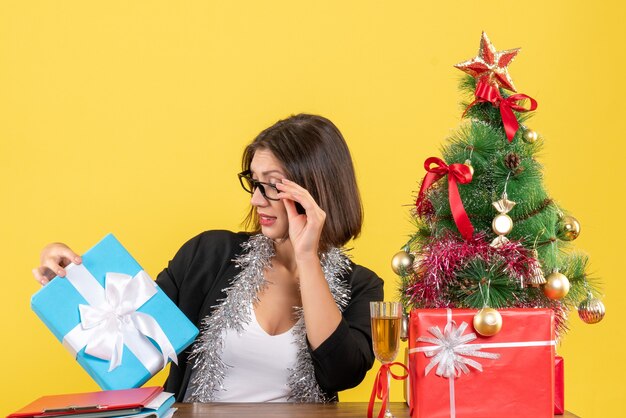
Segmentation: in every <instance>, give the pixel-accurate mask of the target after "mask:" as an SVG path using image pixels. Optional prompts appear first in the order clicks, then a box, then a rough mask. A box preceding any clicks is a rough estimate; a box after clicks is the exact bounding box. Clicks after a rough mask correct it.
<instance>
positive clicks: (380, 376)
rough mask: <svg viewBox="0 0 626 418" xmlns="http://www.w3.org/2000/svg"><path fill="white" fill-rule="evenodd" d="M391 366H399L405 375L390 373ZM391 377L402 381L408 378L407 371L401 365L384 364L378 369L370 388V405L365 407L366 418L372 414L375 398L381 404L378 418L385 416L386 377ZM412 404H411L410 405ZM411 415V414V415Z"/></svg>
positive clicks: (387, 388) (387, 394) (387, 396)
mask: <svg viewBox="0 0 626 418" xmlns="http://www.w3.org/2000/svg"><path fill="white" fill-rule="evenodd" d="M391 366H400V367H402V368H403V369H404V370H405V371H406V374H403V375H397V374H394V373H393V372H392V371H391ZM389 375H391V377H393V378H394V379H396V380H404V379H406V378H408V377H409V369H408V368H407V367H406V366H405V365H404V364H402V363H398V362H395V363H384V364H382V365H381V366H380V369H378V373H377V374H376V379H375V380H374V387H373V388H372V395H371V396H370V403H369V405H368V406H367V418H372V413H373V412H374V402H376V398H378V399H380V400H381V401H382V402H383V403H382V405H381V406H380V412H379V413H378V418H383V417H384V416H385V410H386V409H387V400H388V399H389V392H388V391H389V387H388V382H389V380H388V379H389V378H388V376H389ZM411 404H412V403H411ZM411 415H412V414H411Z"/></svg>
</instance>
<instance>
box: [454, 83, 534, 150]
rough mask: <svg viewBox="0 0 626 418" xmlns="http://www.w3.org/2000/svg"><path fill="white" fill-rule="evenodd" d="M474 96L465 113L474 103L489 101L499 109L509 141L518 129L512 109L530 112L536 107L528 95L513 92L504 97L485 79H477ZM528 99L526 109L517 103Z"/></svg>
mask: <svg viewBox="0 0 626 418" xmlns="http://www.w3.org/2000/svg"><path fill="white" fill-rule="evenodd" d="M474 94H475V96H476V100H474V101H473V102H472V103H471V104H470V105H469V106H467V109H465V112H464V113H463V115H465V113H467V111H468V110H470V109H471V108H472V107H473V106H474V105H476V104H478V103H484V102H489V103H491V104H492V105H494V106H495V107H497V108H499V109H500V116H501V117H502V124H503V125H504V132H505V133H506V137H507V138H508V140H509V142H511V141H512V140H513V137H514V136H515V133H516V132H517V130H518V129H519V122H518V121H517V118H516V117H515V114H514V113H513V111H514V110H515V111H517V112H530V111H533V110H536V109H537V101H536V100H535V99H533V98H532V97H530V96H527V95H525V94H513V95H512V96H509V97H507V98H506V99H505V98H503V97H502V95H500V90H498V88H497V87H496V86H494V85H493V84H490V83H488V82H486V81H483V80H481V81H479V82H478V84H477V85H476V91H475V92H474ZM524 99H528V100H530V107H529V108H528V109H526V108H525V107H523V106H521V105H519V104H518V102H519V101H520V100H524Z"/></svg>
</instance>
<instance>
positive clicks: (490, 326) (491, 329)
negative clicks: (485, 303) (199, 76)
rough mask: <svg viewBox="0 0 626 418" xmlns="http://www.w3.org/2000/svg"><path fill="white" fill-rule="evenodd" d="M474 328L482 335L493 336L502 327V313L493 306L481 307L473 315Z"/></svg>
mask: <svg viewBox="0 0 626 418" xmlns="http://www.w3.org/2000/svg"><path fill="white" fill-rule="evenodd" d="M474 329H475V330H476V332H477V333H479V334H480V335H482V336H483V337H491V336H494V335H496V334H497V333H499V332H500V330H501V329H502V315H500V312H498V311H497V310H495V309H493V308H483V309H481V310H480V311H478V312H477V313H476V315H474Z"/></svg>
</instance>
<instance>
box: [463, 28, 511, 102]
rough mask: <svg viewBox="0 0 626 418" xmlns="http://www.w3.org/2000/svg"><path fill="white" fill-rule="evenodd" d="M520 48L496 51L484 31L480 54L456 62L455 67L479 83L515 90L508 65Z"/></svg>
mask: <svg viewBox="0 0 626 418" xmlns="http://www.w3.org/2000/svg"><path fill="white" fill-rule="evenodd" d="M519 50H520V48H515V49H507V50H506V51H499V52H498V51H496V48H495V47H494V46H493V44H492V43H491V41H490V40H489V38H488V37H487V34H486V33H485V32H483V33H482V36H481V38H480V48H479V49H478V55H477V56H476V57H475V58H472V59H471V60H468V61H464V62H461V63H459V64H456V65H455V67H456V68H458V69H459V70H461V71H463V72H466V73H467V74H469V75H471V76H472V77H474V78H475V79H476V81H477V83H480V82H487V83H488V84H490V85H493V86H494V87H502V88H505V89H507V90H511V91H514V92H515V91H517V90H515V86H514V85H513V80H512V79H511V76H510V75H509V70H508V68H507V67H508V65H509V64H510V63H511V62H512V61H513V59H514V58H515V56H516V55H517V53H518V52H519Z"/></svg>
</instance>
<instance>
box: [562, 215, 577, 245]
mask: <svg viewBox="0 0 626 418" xmlns="http://www.w3.org/2000/svg"><path fill="white" fill-rule="evenodd" d="M557 227H558V230H557V236H558V237H559V239H561V240H563V241H573V240H575V239H576V238H578V235H580V223H579V222H578V220H577V219H576V218H574V217H573V216H569V215H566V216H561V217H560V219H559V223H558V225H557Z"/></svg>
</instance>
